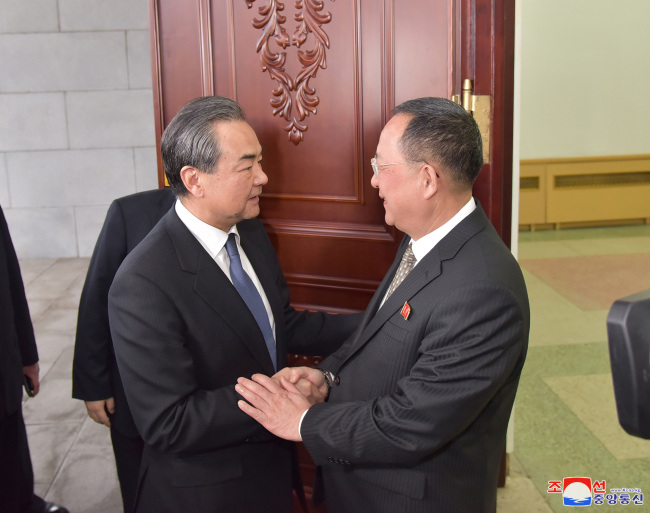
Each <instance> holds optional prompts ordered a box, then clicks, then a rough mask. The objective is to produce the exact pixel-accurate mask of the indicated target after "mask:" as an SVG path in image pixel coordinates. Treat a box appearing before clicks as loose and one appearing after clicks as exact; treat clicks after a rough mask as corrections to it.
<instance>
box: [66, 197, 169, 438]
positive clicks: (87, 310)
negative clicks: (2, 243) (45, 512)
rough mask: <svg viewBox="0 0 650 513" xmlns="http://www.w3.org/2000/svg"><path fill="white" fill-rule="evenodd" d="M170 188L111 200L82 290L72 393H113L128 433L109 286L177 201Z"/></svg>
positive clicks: (117, 416) (132, 432)
mask: <svg viewBox="0 0 650 513" xmlns="http://www.w3.org/2000/svg"><path fill="white" fill-rule="evenodd" d="M174 200H175V197H174V194H173V193H172V191H171V190H170V189H169V188H165V189H156V190H152V191H145V192H139V193H136V194H131V195H129V196H125V197H123V198H119V199H116V200H115V201H113V203H111V206H110V207H109V209H108V213H107V214H106V220H105V221H104V226H103V227H102V231H101V232H100V234H99V237H98V239H97V243H96V244H95V249H94V251H93V255H92V258H91V259H90V265H89V266H88V274H87V275H86V282H85V283H84V287H83V290H82V292H81V300H80V302H79V315H78V319H77V336H76V340H75V349H74V362H73V366H72V397H74V398H75V399H81V400H84V401H99V400H104V399H108V398H109V397H113V398H114V399H115V413H114V415H112V417H111V425H112V426H113V429H116V430H117V431H118V432H120V433H122V434H123V435H125V436H130V437H137V436H139V435H138V432H137V430H136V427H135V424H134V423H133V417H132V416H131V411H130V410H129V407H128V404H127V401H126V397H125V395H124V388H123V386H122V382H121V380H120V375H119V371H118V369H117V363H116V361H115V354H114V353H113V342H112V340H111V331H110V326H109V324H108V290H109V288H110V286H111V283H112V282H113V278H114V277H115V273H116V272H117V270H118V268H119V267H120V264H121V263H122V261H123V260H124V258H125V257H126V255H128V254H129V253H130V252H131V251H132V250H133V248H135V247H136V246H137V245H138V243H139V242H140V241H141V240H142V239H144V237H145V236H146V235H147V233H149V231H150V230H151V229H152V228H153V227H154V226H155V225H156V223H157V222H158V221H160V218H162V216H163V215H165V213H167V211H168V210H169V209H170V208H171V206H172V205H173V204H174Z"/></svg>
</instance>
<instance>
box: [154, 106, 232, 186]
mask: <svg viewBox="0 0 650 513" xmlns="http://www.w3.org/2000/svg"><path fill="white" fill-rule="evenodd" d="M220 121H244V111H243V109H242V108H241V107H240V106H239V104H237V102H235V101H234V100H231V99H230V98H223V97H221V96H202V97H200V98H195V99H193V100H192V101H190V102H189V103H187V104H186V105H185V106H183V107H182V108H181V109H180V110H179V111H178V113H177V114H176V116H174V119H172V120H171V122H170V123H169V125H168V126H167V128H166V129H165V132H164V133H163V136H162V141H161V143H160V153H161V155H162V161H163V167H164V169H165V176H166V177H167V181H168V182H169V185H170V186H171V189H172V191H173V192H174V194H176V196H179V197H180V196H184V195H186V194H187V193H188V191H187V189H186V188H185V185H184V184H183V180H182V179H181V169H183V167H184V166H192V167H195V168H197V169H199V170H200V171H202V172H204V173H213V172H214V171H215V170H216V168H217V164H218V162H219V158H220V157H221V148H220V147H219V141H217V137H216V134H215V131H214V125H215V123H217V122H220Z"/></svg>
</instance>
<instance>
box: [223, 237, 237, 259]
mask: <svg viewBox="0 0 650 513" xmlns="http://www.w3.org/2000/svg"><path fill="white" fill-rule="evenodd" d="M226 252H227V253H228V256H229V257H230V258H232V257H235V256H239V250H238V249H237V235H235V234H234V233H231V234H229V235H228V240H227V241H226Z"/></svg>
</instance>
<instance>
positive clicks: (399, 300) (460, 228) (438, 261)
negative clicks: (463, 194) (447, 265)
mask: <svg viewBox="0 0 650 513" xmlns="http://www.w3.org/2000/svg"><path fill="white" fill-rule="evenodd" d="M488 222H489V221H488V219H487V217H486V216H485V213H484V212H483V209H482V208H481V205H480V203H479V202H478V201H477V202H476V209H475V210H474V211H473V212H472V213H471V214H470V215H469V216H467V217H466V218H465V219H463V221H461V222H460V223H459V224H458V225H457V226H456V227H455V228H454V229H453V230H452V231H451V232H449V234H447V236H445V237H444V238H443V239H442V240H441V241H440V242H439V243H438V244H437V245H436V246H435V247H434V248H433V249H432V250H431V251H430V252H429V253H428V254H427V255H426V256H425V257H424V258H423V259H422V261H421V262H419V263H418V264H417V265H416V266H415V268H414V269H413V270H412V271H411V273H410V274H409V275H408V276H407V277H406V279H405V280H404V281H403V282H402V283H401V284H400V286H399V287H397V289H396V290H395V292H393V294H391V296H390V297H389V298H388V299H387V300H386V302H385V303H384V304H383V305H382V306H381V308H379V309H378V310H377V308H378V307H379V304H380V303H381V300H382V299H383V298H384V295H385V294H386V291H387V289H388V287H389V285H390V282H391V281H392V279H393V276H394V274H395V272H396V271H397V267H398V266H399V263H400V261H401V259H402V255H403V254H404V251H406V246H407V245H408V243H409V242H410V238H409V237H408V236H407V237H405V239H404V241H403V242H402V244H401V245H400V251H398V257H396V258H395V262H393V265H392V266H391V268H390V269H389V271H388V272H387V274H386V276H385V277H384V279H383V280H382V282H381V285H380V286H379V288H378V289H377V292H376V293H375V295H374V296H373V298H372V300H371V302H370V304H369V305H368V308H367V309H366V315H365V316H364V319H363V326H364V327H363V329H361V330H360V331H359V335H358V337H357V340H356V341H355V342H354V343H353V344H352V346H351V349H350V352H349V353H348V355H346V357H345V359H344V360H342V362H341V366H342V365H344V364H345V362H346V361H347V360H348V359H350V358H351V357H352V356H353V355H354V354H355V353H356V352H357V351H359V350H360V349H361V348H362V347H363V346H364V345H365V344H366V343H367V342H368V341H369V340H370V339H371V338H372V337H373V336H374V334H375V333H376V332H377V331H378V330H379V329H380V328H381V327H382V326H383V325H384V324H385V323H386V322H387V321H388V319H390V318H391V317H392V316H393V315H395V313H397V312H399V311H400V310H401V309H402V307H403V306H404V302H405V301H408V300H409V299H411V298H412V297H413V296H415V295H416V294H417V293H418V292H419V291H420V290H422V289H423V288H424V287H426V286H427V285H428V284H429V283H430V282H432V281H433V280H435V279H436V278H437V277H438V276H440V274H441V273H442V262H443V261H445V260H449V259H452V258H454V257H455V256H456V254H457V253H458V251H459V250H460V248H461V247H462V246H463V245H464V244H465V243H466V242H467V241H468V240H469V239H470V238H472V237H473V236H474V235H476V234H477V233H478V232H479V231H481V230H482V229H483V228H485V225H486V223H488ZM375 312H376V313H375ZM373 313H374V315H373Z"/></svg>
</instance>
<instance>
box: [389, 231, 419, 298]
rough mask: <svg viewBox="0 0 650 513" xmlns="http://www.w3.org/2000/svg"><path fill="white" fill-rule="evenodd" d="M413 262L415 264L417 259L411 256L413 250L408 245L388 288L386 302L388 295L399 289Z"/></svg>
mask: <svg viewBox="0 0 650 513" xmlns="http://www.w3.org/2000/svg"><path fill="white" fill-rule="evenodd" d="M415 262H417V259H416V258H415V255H414V254H413V248H411V244H409V245H408V248H406V251H404V255H403V256H402V261H401V262H400V263H399V267H398V268H397V272H396V273H395V277H394V278H393V281H392V282H391V284H390V287H388V293H387V294H386V300H388V298H389V297H390V295H391V294H392V293H393V292H395V289H396V288H397V287H399V285H400V283H402V282H403V281H404V279H405V278H406V277H407V276H408V274H409V273H410V272H411V269H413V266H414V265H415Z"/></svg>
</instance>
